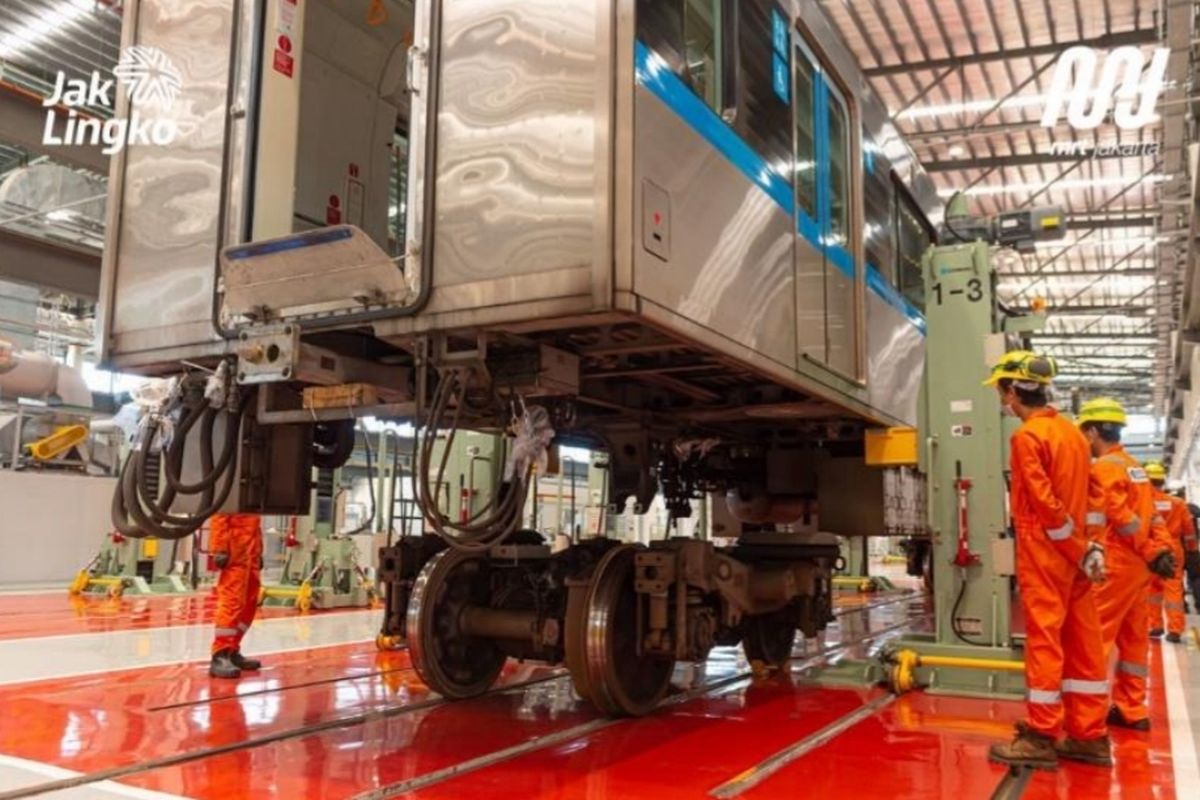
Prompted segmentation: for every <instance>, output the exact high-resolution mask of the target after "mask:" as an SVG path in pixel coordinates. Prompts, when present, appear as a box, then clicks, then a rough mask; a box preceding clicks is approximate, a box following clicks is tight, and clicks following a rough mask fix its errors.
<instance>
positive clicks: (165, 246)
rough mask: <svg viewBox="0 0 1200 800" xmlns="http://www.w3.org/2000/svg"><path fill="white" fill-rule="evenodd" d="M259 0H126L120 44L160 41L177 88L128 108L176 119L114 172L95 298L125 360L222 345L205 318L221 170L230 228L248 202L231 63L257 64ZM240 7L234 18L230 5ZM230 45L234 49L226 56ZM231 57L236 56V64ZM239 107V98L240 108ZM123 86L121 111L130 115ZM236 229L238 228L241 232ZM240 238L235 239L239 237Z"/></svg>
mask: <svg viewBox="0 0 1200 800" xmlns="http://www.w3.org/2000/svg"><path fill="white" fill-rule="evenodd" d="M253 5H254V4H253V3H243V4H231V3H230V2H229V1H228V0H156V1H155V2H142V1H141V0H131V2H126V3H125V5H124V16H125V22H124V28H123V35H122V45H123V46H125V47H128V46H131V45H142V46H146V47H154V48H157V49H159V50H161V51H162V52H163V53H165V54H166V55H167V56H168V58H169V59H170V60H171V63H172V64H174V66H175V67H176V69H178V71H179V73H180V83H179V93H178V96H177V97H176V98H175V100H174V102H173V103H171V104H170V105H169V106H167V107H165V108H146V109H132V110H137V111H140V112H141V113H146V114H151V115H153V116H155V117H159V118H167V119H171V120H173V121H174V122H175V124H176V126H177V136H176V138H175V140H174V142H173V143H171V144H170V145H168V146H163V145H157V144H139V143H130V144H129V145H128V146H126V147H125V148H124V149H122V150H121V151H119V152H118V154H116V155H114V156H113V158H112V163H111V167H110V171H109V202H108V239H107V243H106V247H105V249H104V259H103V269H102V282H101V283H102V286H101V302H100V304H99V305H100V315H101V318H100V324H99V326H98V329H99V330H100V331H102V332H103V335H102V343H101V348H102V352H103V354H104V355H105V356H106V357H107V358H109V359H110V360H111V361H113V362H114V363H116V364H117V365H118V366H135V365H143V364H158V363H161V364H163V365H164V368H170V366H171V365H170V361H171V360H173V359H178V358H197V357H201V356H203V355H205V354H208V353H213V352H220V351H221V350H222V349H223V343H222V342H220V341H219V340H218V339H217V337H216V336H215V334H214V331H213V328H212V325H211V322H210V319H211V313H212V302H213V301H212V297H213V291H214V281H215V276H216V259H217V252H218V250H219V249H220V247H221V246H222V244H223V241H225V240H226V239H227V235H226V234H225V233H223V232H221V231H218V219H219V216H220V214H219V205H220V200H221V197H222V196H223V194H222V188H221V185H222V175H223V174H228V176H229V178H230V180H231V182H233V184H234V190H233V191H231V192H230V198H232V202H231V203H230V205H229V214H228V216H227V223H228V225H227V228H228V230H230V231H236V229H237V227H238V224H239V221H240V220H241V214H242V211H243V210H244V207H243V206H242V204H241V200H240V198H241V192H240V186H239V184H240V182H241V180H242V179H243V166H244V154H245V146H244V142H245V120H244V119H233V120H231V121H230V126H229V133H230V140H229V165H230V169H229V170H228V172H226V171H225V170H223V169H222V162H223V159H224V157H225V144H226V142H225V137H224V132H225V130H226V128H225V111H226V107H227V106H228V105H229V104H230V102H232V103H233V104H234V105H238V104H241V103H243V102H244V100H245V99H246V98H245V96H244V94H243V95H239V96H235V97H234V98H233V100H232V101H230V100H229V98H228V96H227V87H228V84H229V70H230V68H231V67H233V68H236V69H237V70H239V71H240V72H241V74H246V73H248V72H249V70H250V67H251V53H250V48H242V47H239V46H238V43H239V42H243V41H246V40H247V39H248V38H249V37H250V36H251V33H250V31H251V28H252V27H253V13H252V12H253ZM238 10H240V11H241V12H242V14H241V16H240V17H239V18H238V19H236V20H235V18H234V12H235V11H238ZM231 43H232V46H233V53H232V54H231V52H230V49H231ZM235 58H236V63H234V61H235ZM242 107H243V108H244V105H243V106H242ZM130 110H131V104H130V101H129V98H128V97H127V96H126V95H125V92H124V91H123V90H122V91H121V92H120V93H119V95H118V97H117V108H116V113H117V115H118V116H122V117H127V116H128V114H129V112H130ZM235 235H236V234H235ZM234 240H235V241H236V239H234Z"/></svg>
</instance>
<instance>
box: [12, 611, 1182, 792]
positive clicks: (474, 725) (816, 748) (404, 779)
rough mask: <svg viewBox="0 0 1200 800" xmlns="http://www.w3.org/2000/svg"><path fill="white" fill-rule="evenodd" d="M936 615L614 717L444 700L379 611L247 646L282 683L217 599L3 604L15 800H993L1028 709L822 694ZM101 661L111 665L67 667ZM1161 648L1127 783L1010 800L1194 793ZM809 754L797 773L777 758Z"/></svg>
mask: <svg viewBox="0 0 1200 800" xmlns="http://www.w3.org/2000/svg"><path fill="white" fill-rule="evenodd" d="M106 603H107V606H105V604H106ZM926 612H927V609H926V608H925V606H924V603H923V602H922V601H920V600H919V599H916V598H914V597H910V596H901V597H879V596H874V597H869V598H867V597H862V596H848V597H845V598H839V612H838V613H839V621H838V623H836V624H835V625H834V626H832V627H831V629H830V631H829V632H828V635H827V637H826V641H825V642H824V643H823V644H822V643H818V642H810V643H805V646H804V648H803V650H798V651H797V655H796V662H795V664H794V667H793V669H792V670H791V671H790V672H789V673H787V674H782V675H776V676H773V677H768V678H757V677H754V676H752V675H751V674H750V673H749V671H748V669H747V666H746V664H745V661H744V660H743V659H742V658H741V654H740V651H739V650H737V649H719V650H718V651H715V653H714V655H713V657H712V658H710V660H709V661H708V663H707V664H705V665H703V666H701V667H689V668H685V669H681V670H680V671H679V672H678V673H677V676H676V678H677V683H678V684H679V685H680V688H681V693H680V694H679V695H677V696H676V697H675V699H674V700H673V701H671V702H669V703H668V704H666V706H665V707H664V708H663V709H661V710H660V711H658V712H656V713H655V714H652V715H650V716H648V717H645V718H642V719H638V720H620V721H609V720H604V719H601V718H599V717H598V716H597V714H596V713H595V712H594V711H593V710H592V709H591V708H590V707H587V706H586V705H583V704H581V703H580V702H579V701H578V700H577V699H575V697H574V695H573V693H572V691H571V688H570V683H569V680H568V679H566V678H565V677H564V675H563V673H562V670H559V669H550V668H546V667H537V666H533V665H519V664H516V663H510V665H509V668H508V671H507V672H506V673H505V675H504V677H503V678H502V680H501V684H500V685H499V686H498V687H497V689H496V690H494V691H492V692H491V693H489V694H488V695H485V696H483V697H480V698H476V699H474V700H470V701H463V702H454V703H450V702H445V701H443V700H441V699H440V698H438V697H437V696H436V695H432V694H431V693H429V692H428V690H427V689H426V688H425V687H424V686H423V685H422V684H421V683H420V681H419V679H418V678H417V677H416V675H415V673H414V672H413V671H412V669H411V666H410V664H409V660H408V656H407V653H406V652H404V651H402V650H401V651H395V652H386V653H380V652H377V651H376V649H375V646H374V643H373V641H371V637H370V631H371V630H373V628H374V626H376V625H377V624H378V612H374V611H353V612H331V613H328V614H324V615H314V616H309V617H296V616H294V615H289V616H286V617H280V616H276V617H275V618H272V619H267V620H263V621H261V622H260V623H259V624H258V625H256V634H255V635H256V636H257V637H258V638H256V639H248V640H247V642H248V646H247V651H248V652H251V653H261V654H263V660H264V662H265V667H264V669H263V671H262V672H261V673H259V674H257V675H247V676H246V677H245V678H243V679H242V680H240V681H238V682H236V683H233V682H221V681H214V680H211V679H209V678H208V676H207V672H206V669H205V667H206V664H205V663H204V661H203V656H204V652H205V648H206V640H207V636H208V635H209V629H208V625H209V624H210V622H209V621H210V619H211V608H210V603H209V601H208V600H207V599H205V598H203V597H189V598H174V599H172V598H157V597H156V598H149V599H144V600H142V599H136V598H135V599H127V600H123V601H121V602H120V603H118V604H115V605H114V604H113V603H111V602H109V601H105V600H101V599H95V600H93V599H88V600H87V601H85V602H84V603H83V605H82V606H81V607H79V608H73V607H72V606H71V605H70V604H66V603H64V601H63V597H62V595H61V594H45V595H23V596H0V800H4V799H6V798H16V797H31V796H37V793H39V792H51V791H55V790H57V793H55V794H54V795H53V796H54V797H56V798H57V797H67V798H93V797H99V798H109V797H113V798H116V797H138V798H169V797H179V796H186V797H195V798H221V799H222V800H226V799H228V800H237V799H238V798H256V800H257V799H258V798H274V797H280V798H285V797H286V798H352V797H362V798H367V797H371V798H374V797H378V798H383V797H408V796H416V797H420V798H435V797H437V798H465V797H469V798H490V797H497V798H499V797H522V798H530V797H538V798H583V797H587V798H596V797H619V798H631V797H636V798H640V797H654V798H664V799H667V798H685V797H686V798H699V797H708V796H718V797H735V796H737V797H747V798H793V797H796V796H800V795H804V796H810V797H835V796H836V797H843V796H844V797H861V796H877V797H904V798H910V797H911V798H926V797H928V798H942V797H947V798H955V800H960V799H961V800H965V799H966V798H975V797H990V796H992V795H993V793H994V791H995V790H996V789H997V787H998V786H1000V784H1001V782H1002V781H1003V780H1004V779H1005V775H1006V772H1005V770H1003V769H1001V768H1000V767H998V766H996V765H992V764H989V763H988V762H987V759H986V751H987V747H988V745H989V744H990V743H991V742H993V741H996V740H999V739H1003V738H1007V737H1008V736H1009V732H1010V730H1011V725H1012V722H1013V721H1014V720H1015V719H1017V718H1018V717H1019V716H1020V714H1021V711H1022V708H1021V704H1020V703H1017V702H1011V701H999V700H982V699H967V698H952V697H945V696H933V695H928V694H924V693H920V692H917V693H912V694H908V695H905V696H903V697H901V698H898V699H893V698H891V697H890V696H888V695H886V694H885V693H883V692H882V690H879V689H868V688H863V689H857V690H852V689H835V688H828V687H820V686H817V685H814V684H811V683H806V682H805V681H804V680H803V677H804V674H803V672H802V668H803V667H805V666H806V665H810V664H811V663H812V661H813V659H814V658H816V657H817V656H818V655H819V654H821V653H825V654H826V655H825V656H824V657H831V656H830V655H829V654H830V653H832V654H833V655H832V657H836V654H837V653H838V652H839V650H840V648H841V646H842V645H845V646H846V647H847V648H848V649H847V650H846V652H847V653H849V654H851V655H864V654H866V653H868V652H870V651H872V650H873V649H876V648H877V647H878V646H879V645H880V644H881V643H882V642H883V641H884V640H886V639H887V638H889V637H891V636H894V635H897V634H898V633H900V632H902V631H904V630H916V629H923V628H924V627H926V626H927V625H928V619H929V618H928V616H927V613H926ZM39 639H41V640H42V641H39ZM251 642H253V643H254V646H253V647H251V646H249V645H250V643H251ZM87 648H92V649H93V650H97V649H99V650H101V651H103V652H102V653H101V655H102V657H103V658H102V660H103V664H104V665H108V666H111V667H113V668H111V669H108V668H103V669H102V668H98V667H97V666H96V665H95V664H94V663H73V664H66V665H63V664H59V663H55V662H57V661H58V660H60V659H64V658H66V659H67V660H71V659H74V660H76V661H78V658H79V657H78V655H77V654H78V653H82V652H87ZM148 649H149V650H153V651H156V653H149V654H148V653H146V652H144V651H146V650H148ZM1153 653H1154V658H1153V665H1152V667H1153V672H1152V687H1153V690H1152V695H1151V708H1152V718H1153V722H1154V727H1153V730H1152V731H1151V733H1150V734H1148V735H1147V734H1136V733H1127V732H1116V733H1115V734H1114V740H1115V743H1116V755H1117V759H1118V766H1117V767H1116V768H1115V769H1114V770H1111V771H1110V770H1105V769H1098V768H1095V767H1086V766H1073V765H1066V766H1064V767H1063V768H1061V769H1060V770H1059V771H1058V772H1057V773H1055V774H1050V773H1037V774H1034V775H1033V776H1032V777H1031V778H1030V779H1029V780H1028V783H1027V785H1024V786H1022V787H1018V788H1020V789H1022V790H1023V794H1019V793H1018V794H1012V795H1008V796H1013V797H1015V796H1018V795H1019V796H1022V797H1026V798H1051V797H1071V798H1101V797H1113V798H1117V797H1121V798H1155V800H1171V798H1175V797H1179V798H1183V797H1194V796H1196V795H1192V794H1189V793H1183V792H1182V791H1177V788H1176V782H1177V780H1178V776H1179V774H1180V773H1179V769H1178V767H1179V765H1178V764H1176V762H1175V756H1173V752H1172V751H1173V744H1174V745H1175V747H1176V752H1178V749H1177V748H1178V744H1179V742H1177V741H1176V742H1173V741H1172V736H1173V731H1172V724H1173V723H1174V722H1175V720H1173V719H1169V718H1168V715H1167V712H1166V708H1167V700H1166V691H1167V689H1168V686H1167V682H1166V673H1167V672H1170V671H1172V670H1175V671H1176V674H1177V670H1178V666H1177V663H1176V661H1175V659H1176V658H1177V655H1176V653H1175V652H1171V653H1170V655H1169V656H1168V657H1167V658H1164V657H1163V655H1162V651H1161V648H1160V647H1159V646H1155V647H1154V650H1153ZM64 654H66V655H65V656H64ZM166 657H169V658H171V659H173V661H169V662H166V663H164V659H165V658H166ZM156 658H158V659H159V660H158V661H155V659H156ZM19 660H20V661H29V662H31V663H30V664H25V663H22V664H17V661H19ZM1168 660H1169V661H1170V663H1169V664H1167V663H1166V662H1167V661H1168ZM11 665H15V666H11ZM1164 666H1167V667H1168V669H1167V670H1166V671H1164ZM10 673H11V674H10ZM29 676H39V677H37V678H35V679H32V680H25V679H24V678H26V677H29ZM1182 730H1183V729H1182V728H1180V727H1179V726H1178V725H1175V731H1174V735H1179V733H1180V732H1182ZM797 746H799V749H797ZM789 748H790V749H791V756H794V757H791V758H789V759H786V760H785V762H786V763H780V764H773V760H772V756H773V755H774V754H777V753H780V752H781V751H785V750H787V749H789ZM1191 768H1192V769H1194V758H1193V760H1192V764H1191Z"/></svg>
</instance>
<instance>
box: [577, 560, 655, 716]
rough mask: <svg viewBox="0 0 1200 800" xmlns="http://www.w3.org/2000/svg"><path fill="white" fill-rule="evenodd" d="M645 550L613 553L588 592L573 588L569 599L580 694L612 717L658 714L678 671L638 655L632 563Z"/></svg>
mask: <svg viewBox="0 0 1200 800" xmlns="http://www.w3.org/2000/svg"><path fill="white" fill-rule="evenodd" d="M640 549H642V548H641V547H639V546H636V545H624V546H621V547H615V548H613V549H612V550H610V551H609V552H608V553H606V554H605V556H604V558H602V559H601V561H600V563H599V564H597V565H596V569H595V571H594V572H593V573H592V578H591V581H590V582H589V583H588V584H587V586H586V587H573V588H572V590H571V595H570V596H569V597H568V611H567V627H568V631H567V638H566V645H567V647H566V657H567V666H568V668H569V669H570V671H571V676H572V678H573V679H574V681H575V688H576V690H577V691H578V692H579V694H580V695H581V696H583V697H584V698H585V699H588V700H591V701H592V704H593V705H595V706H596V707H597V708H598V709H600V711H602V712H604V713H605V714H609V715H612V716H622V715H629V716H639V715H641V714H645V713H647V712H649V711H651V710H653V709H654V707H655V706H656V705H658V702H659V701H660V700H662V698H663V696H664V695H665V694H666V693H667V689H668V688H670V685H671V673H672V672H673V671H674V668H675V661H674V659H671V658H662V657H659V656H653V655H648V654H639V653H638V642H637V631H638V624H637V594H636V593H635V592H634V589H633V577H634V569H633V566H634V565H633V560H634V555H635V554H636V553H637V552H638V550H640ZM579 591H585V592H586V599H585V598H584V596H582V595H577V594H576V592H579Z"/></svg>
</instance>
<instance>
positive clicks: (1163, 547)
mask: <svg viewBox="0 0 1200 800" xmlns="http://www.w3.org/2000/svg"><path fill="white" fill-rule="evenodd" d="M1125 419H1126V418H1125V409H1124V408H1123V407H1122V406H1121V404H1120V403H1118V402H1117V401H1116V400H1113V399H1111V398H1108V397H1101V398H1097V399H1095V400H1089V401H1088V402H1086V403H1084V404H1083V407H1082V408H1081V409H1080V410H1079V419H1078V422H1079V427H1080V429H1081V430H1082V431H1083V435H1084V436H1086V437H1087V440H1088V444H1089V445H1091V449H1092V455H1093V456H1095V458H1096V460H1095V461H1094V462H1093V463H1092V475H1091V488H1090V491H1089V495H1090V497H1089V512H1088V514H1089V522H1093V523H1094V524H1097V525H1100V524H1102V525H1103V526H1104V530H1105V532H1104V543H1105V544H1104V549H1105V552H1106V553H1107V554H1108V570H1109V575H1108V580H1107V581H1105V582H1104V583H1103V584H1102V585H1101V586H1100V587H1098V589H1097V605H1098V606H1099V609H1100V621H1101V623H1102V624H1103V631H1104V648H1105V654H1106V656H1107V655H1109V654H1111V652H1112V648H1113V647H1116V649H1117V671H1116V678H1115V681H1114V684H1113V693H1112V699H1113V706H1112V709H1111V710H1110V711H1109V714H1108V724H1109V725H1117V726H1120V727H1122V728H1132V729H1133V730H1138V731H1146V730H1149V729H1150V716H1149V712H1148V710H1147V708H1146V675H1147V673H1148V672H1149V667H1150V634H1149V631H1148V629H1147V627H1146V625H1147V623H1146V592H1147V590H1148V588H1149V586H1150V576H1151V574H1152V573H1153V574H1156V575H1161V576H1162V577H1170V576H1171V575H1173V574H1175V562H1174V558H1173V557H1172V555H1171V548H1170V543H1169V541H1168V539H1167V531H1166V527H1165V526H1164V524H1163V521H1162V518H1161V517H1159V516H1158V511H1157V510H1156V509H1155V507H1154V493H1153V491H1152V487H1151V486H1150V479H1149V478H1147V477H1146V471H1145V470H1144V469H1142V465H1141V464H1139V463H1138V462H1137V461H1136V460H1135V459H1134V458H1133V456H1131V455H1129V453H1127V452H1125V448H1123V447H1122V446H1121V430H1122V429H1123V428H1124V427H1125Z"/></svg>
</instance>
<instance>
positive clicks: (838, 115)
mask: <svg viewBox="0 0 1200 800" xmlns="http://www.w3.org/2000/svg"><path fill="white" fill-rule="evenodd" d="M829 100H830V103H829V129H828V135H829V236H830V243H831V244H834V245H842V246H845V245H846V244H848V243H849V240H850V173H849V166H850V135H849V134H850V128H849V125H848V119H847V117H848V114H847V113H846V106H845V103H844V102H843V100H842V98H841V97H839V96H838V95H837V93H836V92H834V91H832V89H831V90H830V92H829Z"/></svg>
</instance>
